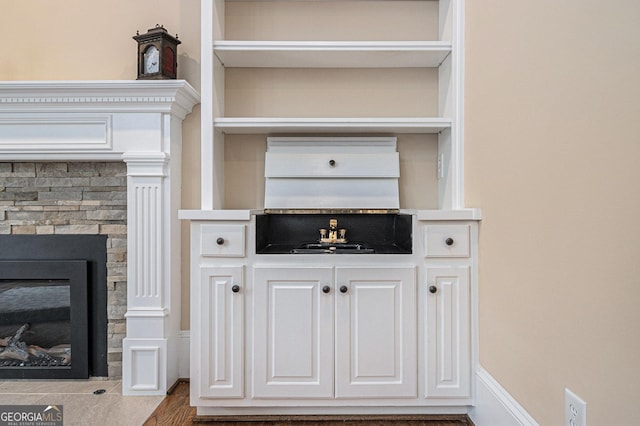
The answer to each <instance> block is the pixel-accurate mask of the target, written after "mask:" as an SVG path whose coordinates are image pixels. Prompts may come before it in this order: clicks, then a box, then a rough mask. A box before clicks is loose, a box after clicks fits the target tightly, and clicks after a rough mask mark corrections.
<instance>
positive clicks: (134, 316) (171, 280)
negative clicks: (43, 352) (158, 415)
mask: <svg viewBox="0 0 640 426" xmlns="http://www.w3.org/2000/svg"><path fill="white" fill-rule="evenodd" d="M198 101H199V96H198V94H197V93H196V92H195V90H194V89H193V88H192V87H191V86H189V84H188V83H186V82H184V81H180V80H167V81H98V82H90V81H87V82H79V81H78V82H64V81H59V82H3V83H0V235H12V236H19V235H31V236H35V237H37V236H47V235H49V236H55V235H102V236H104V237H105V238H106V250H107V261H106V270H107V279H106V281H107V282H106V290H107V291H106V293H107V298H106V314H107V324H106V333H107V338H106V342H107V343H106V346H107V365H108V371H107V375H108V377H113V378H115V377H120V376H121V377H122V382H123V393H124V394H126V395H162V394H164V393H166V390H167V388H168V387H169V386H171V385H172V384H173V382H175V380H176V379H177V378H178V372H177V371H178V359H177V357H178V351H177V338H178V333H179V321H180V227H179V223H178V218H177V212H178V209H179V207H180V175H181V139H182V138H181V130H182V120H183V119H184V118H185V117H186V115H187V114H189V113H190V112H191V110H192V108H193V106H194V105H195V104H197V103H198ZM91 333H92V331H91V330H89V334H91ZM1 337H3V336H0V338H1ZM97 371H100V370H97ZM96 375H104V374H100V373H97V374H96Z"/></svg>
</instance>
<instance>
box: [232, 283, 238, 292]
mask: <svg viewBox="0 0 640 426" xmlns="http://www.w3.org/2000/svg"><path fill="white" fill-rule="evenodd" d="M231 291H232V292H234V293H238V292H240V286H239V285H238V284H235V285H234V286H233V287H231Z"/></svg>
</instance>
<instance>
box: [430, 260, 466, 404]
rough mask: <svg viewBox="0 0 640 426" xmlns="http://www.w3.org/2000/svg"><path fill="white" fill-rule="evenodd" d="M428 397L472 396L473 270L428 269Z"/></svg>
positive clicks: (463, 268)
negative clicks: (471, 285)
mask: <svg viewBox="0 0 640 426" xmlns="http://www.w3.org/2000/svg"><path fill="white" fill-rule="evenodd" d="M426 321H427V327H426V331H427V336H426V347H427V362H426V364H427V378H426V383H427V386H426V396H427V397H460V398H466V397H469V396H470V392H471V391H470V380H471V362H470V359H471V352H470V351H471V344H470V341H469V340H470V334H469V331H470V324H469V268H468V267H458V268H427V315H426Z"/></svg>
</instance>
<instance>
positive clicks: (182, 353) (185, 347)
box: [178, 330, 191, 379]
mask: <svg viewBox="0 0 640 426" xmlns="http://www.w3.org/2000/svg"><path fill="white" fill-rule="evenodd" d="M178 345H179V346H178V377H179V378H181V379H186V378H189V377H191V374H190V371H189V365H190V364H191V360H190V353H191V351H190V348H191V346H190V345H191V331H190V330H180V332H179V333H178Z"/></svg>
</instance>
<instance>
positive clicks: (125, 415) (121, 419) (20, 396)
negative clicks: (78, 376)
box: [0, 380, 164, 426]
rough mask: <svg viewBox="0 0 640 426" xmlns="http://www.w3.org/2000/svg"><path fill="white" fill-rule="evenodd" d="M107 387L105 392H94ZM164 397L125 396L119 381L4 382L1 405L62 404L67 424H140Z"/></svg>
mask: <svg viewBox="0 0 640 426" xmlns="http://www.w3.org/2000/svg"><path fill="white" fill-rule="evenodd" d="M99 389H104V390H105V392H104V393H102V394H98V395H96V394H94V391H96V390H99ZM163 399H164V396H124V395H122V382H121V381H120V380H71V381H31V380H27V381H24V380H22V381H4V382H2V383H0V405H13V404H17V405H62V406H63V413H64V424H65V426H76V425H77V426H88V425H91V426H94V425H95V426H99V425H104V426H114V425H122V426H132V425H141V424H143V423H144V422H145V420H147V418H148V417H149V416H150V415H151V413H153V411H154V410H155V409H156V407H157V406H158V405H159V404H160V402H162V400H163Z"/></svg>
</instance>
